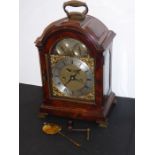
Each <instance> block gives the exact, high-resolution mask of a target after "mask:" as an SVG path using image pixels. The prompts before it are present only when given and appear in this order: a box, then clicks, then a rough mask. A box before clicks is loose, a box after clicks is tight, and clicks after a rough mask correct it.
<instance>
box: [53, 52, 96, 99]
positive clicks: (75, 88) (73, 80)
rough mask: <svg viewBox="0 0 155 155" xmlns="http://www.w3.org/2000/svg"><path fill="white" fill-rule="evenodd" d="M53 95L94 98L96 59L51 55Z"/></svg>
mask: <svg viewBox="0 0 155 155" xmlns="http://www.w3.org/2000/svg"><path fill="white" fill-rule="evenodd" d="M51 67H52V94H53V96H61V97H69V98H80V99H85V100H94V99H95V93H94V59H93V58H90V57H82V58H77V57H70V56H60V55H51Z"/></svg>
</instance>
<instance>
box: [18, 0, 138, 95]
mask: <svg viewBox="0 0 155 155" xmlns="http://www.w3.org/2000/svg"><path fill="white" fill-rule="evenodd" d="M65 1H66V0H65ZM85 1H86V3H87V5H88V7H89V13H88V14H90V15H92V16H94V17H96V18H98V19H100V20H101V21H102V22H103V23H104V24H105V25H106V26H107V27H108V28H109V29H111V30H113V31H114V32H115V33H116V34H117V35H116V37H115V39H114V45H113V72H112V74H113V76H112V89H113V91H114V92H115V93H116V95H117V96H122V97H134V96H135V94H134V0H117V1H116V0H96V1H94V0H85ZM63 2H64V0H20V42H19V44H20V47H19V51H20V59H19V63H20V68H19V71H20V77H19V79H20V82H21V83H26V84H32V85H39V86H41V77H40V68H39V58H38V52H37V48H36V47H35V45H34V41H35V39H36V38H37V37H38V36H39V35H40V34H41V33H42V31H43V29H44V28H45V27H46V26H47V25H48V24H49V23H51V22H53V21H55V20H57V19H59V18H62V17H64V16H66V15H65V13H64V11H63V9H62V5H63Z"/></svg>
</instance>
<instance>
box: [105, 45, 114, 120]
mask: <svg viewBox="0 0 155 155" xmlns="http://www.w3.org/2000/svg"><path fill="white" fill-rule="evenodd" d="M103 57H104V65H103V92H104V93H103V100H104V111H103V113H104V117H105V118H106V117H107V116H108V114H109V112H110V109H111V107H112V105H113V104H115V103H116V96H115V93H114V92H113V91H112V42H111V44H110V45H109V46H108V47H107V49H106V50H105V51H104V53H103ZM107 68H108V70H107ZM106 70H107V71H106Z"/></svg>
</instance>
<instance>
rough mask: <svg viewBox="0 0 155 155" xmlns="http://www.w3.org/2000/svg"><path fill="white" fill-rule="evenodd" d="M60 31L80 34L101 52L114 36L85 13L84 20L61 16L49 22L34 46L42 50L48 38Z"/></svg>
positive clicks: (100, 23) (99, 22) (98, 21)
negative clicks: (61, 17)
mask: <svg viewBox="0 0 155 155" xmlns="http://www.w3.org/2000/svg"><path fill="white" fill-rule="evenodd" d="M62 32H72V33H75V34H80V35H81V36H83V38H85V40H88V42H89V44H92V45H93V46H94V47H95V49H96V51H98V52H103V51H104V50H105V49H106V48H107V47H108V46H109V44H111V42H112V40H113V38H114V36H115V33H114V32H113V31H110V30H108V28H107V27H106V26H105V25H104V24H103V23H102V22H101V21H100V20H98V19H96V18H95V17H92V16H89V15H86V17H85V20H73V19H69V18H63V19H60V20H58V21H56V22H54V23H51V24H49V25H48V26H47V27H46V28H45V30H44V31H43V33H42V35H41V36H40V37H38V38H37V40H36V41H35V43H36V46H37V47H38V48H39V50H40V51H42V49H43V48H44V46H45V44H46V43H47V40H48V39H50V38H51V37H53V36H54V35H55V34H58V33H60V34H61V33H62ZM65 37H67V36H65ZM62 39H63V36H62ZM76 39H78V38H76Z"/></svg>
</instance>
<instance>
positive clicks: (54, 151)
mask: <svg viewBox="0 0 155 155" xmlns="http://www.w3.org/2000/svg"><path fill="white" fill-rule="evenodd" d="M19 90H20V99H19V101H20V105H19V108H20V113H19V115H20V117H19V118H20V119H19V121H20V129H19V131H20V132H19V136H20V155H48V154H51V155H134V154H135V104H134V103H135V100H134V99H131V98H121V97H117V101H118V104H117V105H116V106H114V107H113V109H112V111H111V113H110V116H109V118H108V122H109V125H108V128H100V127H98V125H97V124H96V123H94V122H86V121H81V120H74V127H75V128H88V127H89V128H91V139H90V141H87V140H86V133H83V132H68V131H67V130H65V129H66V126H67V122H68V119H66V118H60V117H55V116H51V117H47V118H44V119H40V118H38V117H37V115H38V111H39V106H40V104H41V103H42V89H41V87H39V86H33V85H26V84H20V85H19ZM44 122H54V123H57V124H60V125H62V127H63V130H62V132H63V133H65V134H66V135H68V136H70V137H72V138H73V139H75V140H77V141H78V142H79V143H81V147H80V148H77V147H76V146H74V145H72V143H70V142H69V141H68V140H66V139H65V138H63V137H62V136H61V135H58V134H57V135H45V134H44V133H43V132H42V130H41V128H42V125H43V123H44Z"/></svg>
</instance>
